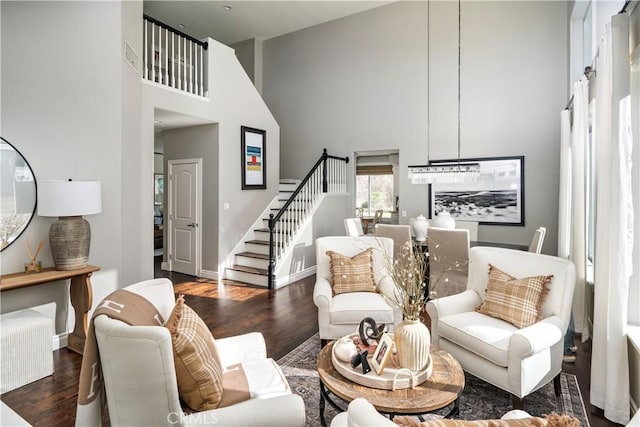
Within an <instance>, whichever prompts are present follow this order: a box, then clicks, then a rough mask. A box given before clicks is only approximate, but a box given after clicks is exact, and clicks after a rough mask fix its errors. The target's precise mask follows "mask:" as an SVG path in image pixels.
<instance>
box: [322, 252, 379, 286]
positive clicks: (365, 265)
mask: <svg viewBox="0 0 640 427" xmlns="http://www.w3.org/2000/svg"><path fill="white" fill-rule="evenodd" d="M326 253H327V255H329V258H330V259H331V286H332V287H333V294H334V295H338V294H344V293H347V292H377V290H376V284H375V282H374V281H373V261H372V260H373V249H371V248H369V249H367V250H365V251H363V252H360V253H359V254H357V255H354V256H353V257H348V256H346V255H342V254H339V253H337V252H334V251H327V252H326Z"/></svg>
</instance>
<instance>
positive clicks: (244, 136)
mask: <svg viewBox="0 0 640 427" xmlns="http://www.w3.org/2000/svg"><path fill="white" fill-rule="evenodd" d="M240 135H241V137H240V138H241V141H242V154H241V161H242V189H243V190H264V189H266V188H267V163H266V160H267V159H266V152H265V149H266V146H267V144H266V135H267V132H266V131H264V130H260V129H254V128H250V127H247V126H241V127H240Z"/></svg>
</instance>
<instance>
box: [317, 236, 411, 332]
mask: <svg viewBox="0 0 640 427" xmlns="http://www.w3.org/2000/svg"><path fill="white" fill-rule="evenodd" d="M370 247H371V248H373V280H374V283H375V285H376V288H377V290H378V292H377V293H374V292H351V293H342V294H338V295H333V291H332V287H331V260H330V257H329V256H328V255H327V253H326V252H327V251H328V250H331V251H334V252H338V253H340V254H342V255H346V256H349V257H352V256H354V255H356V254H358V253H360V252H362V251H364V250H366V249H368V248H370ZM385 254H386V255H385ZM385 256H387V257H389V259H391V260H392V259H393V240H392V239H390V238H388V237H376V236H360V237H348V236H331V237H321V238H319V239H317V240H316V269H317V270H316V284H315V288H314V290H313V302H314V303H315V305H316V306H317V307H318V328H319V331H320V339H321V341H322V344H323V345H324V344H325V343H326V342H327V341H329V340H332V339H337V338H340V337H342V336H345V335H347V334H350V333H354V332H356V331H357V329H358V325H359V324H360V322H361V321H362V319H364V318H365V317H371V318H373V319H374V320H375V321H376V323H378V324H380V323H385V324H387V325H388V326H389V330H390V331H393V330H394V328H395V325H397V324H398V323H400V322H401V321H402V311H401V310H400V309H399V308H397V307H395V306H393V305H391V304H390V303H389V302H387V300H386V299H385V297H384V296H383V295H386V296H388V297H389V298H393V292H394V289H395V284H394V283H393V281H392V280H391V278H390V277H389V275H388V271H387V268H386V266H385V261H384V257H385Z"/></svg>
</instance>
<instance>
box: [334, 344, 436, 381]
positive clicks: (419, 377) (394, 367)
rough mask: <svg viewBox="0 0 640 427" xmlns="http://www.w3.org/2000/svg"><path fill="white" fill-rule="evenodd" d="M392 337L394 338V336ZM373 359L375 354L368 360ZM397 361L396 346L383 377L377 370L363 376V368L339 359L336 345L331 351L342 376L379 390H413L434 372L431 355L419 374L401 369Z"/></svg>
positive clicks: (335, 365) (369, 356) (337, 369)
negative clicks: (353, 366) (352, 365)
mask: <svg viewBox="0 0 640 427" xmlns="http://www.w3.org/2000/svg"><path fill="white" fill-rule="evenodd" d="M390 335H391V337H392V338H393V334H390ZM355 336H357V335H355ZM355 336H354V335H348V337H349V338H354V337H355ZM372 358H373V354H370V355H368V357H367V360H370V359H372ZM397 360H398V359H397V357H396V354H395V344H394V348H393V350H392V354H391V356H390V357H389V359H388V361H387V364H386V365H385V368H384V370H383V371H382V374H381V375H378V374H377V373H376V371H375V370H371V372H369V373H367V374H363V373H362V368H361V367H360V366H358V367H356V368H352V367H351V363H349V362H343V361H341V360H340V359H338V357H337V356H336V353H335V345H334V346H333V348H332V349H331V361H332V362H333V366H334V367H335V368H336V371H338V372H339V373H340V375H342V376H343V377H345V378H347V379H348V380H351V381H353V382H355V383H357V384H360V385H363V386H366V387H371V388H379V389H383V390H400V389H406V388H413V387H415V386H417V385H418V384H422V383H423V382H425V381H426V380H427V379H428V378H429V376H430V375H431V372H432V371H433V363H432V360H431V355H429V361H428V362H427V366H425V367H424V369H422V370H420V371H417V372H414V371H410V370H409V369H407V368H401V367H400V366H399V365H398V362H397Z"/></svg>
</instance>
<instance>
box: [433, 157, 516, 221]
mask: <svg viewBox="0 0 640 427" xmlns="http://www.w3.org/2000/svg"><path fill="white" fill-rule="evenodd" d="M457 162H458V160H457V159H456V160H434V161H431V163H434V164H439V163H451V164H455V163H457ZM460 162H461V163H478V164H479V165H480V177H479V178H478V179H477V180H476V181H475V182H461V183H447V184H444V183H439V184H431V185H429V193H430V194H429V214H430V216H431V218H435V217H436V215H438V213H440V212H442V211H448V212H449V213H450V214H451V216H452V217H453V218H455V219H458V220H461V221H477V222H479V223H480V224H487V225H520V226H524V156H514V157H486V158H477V159H460Z"/></svg>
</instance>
